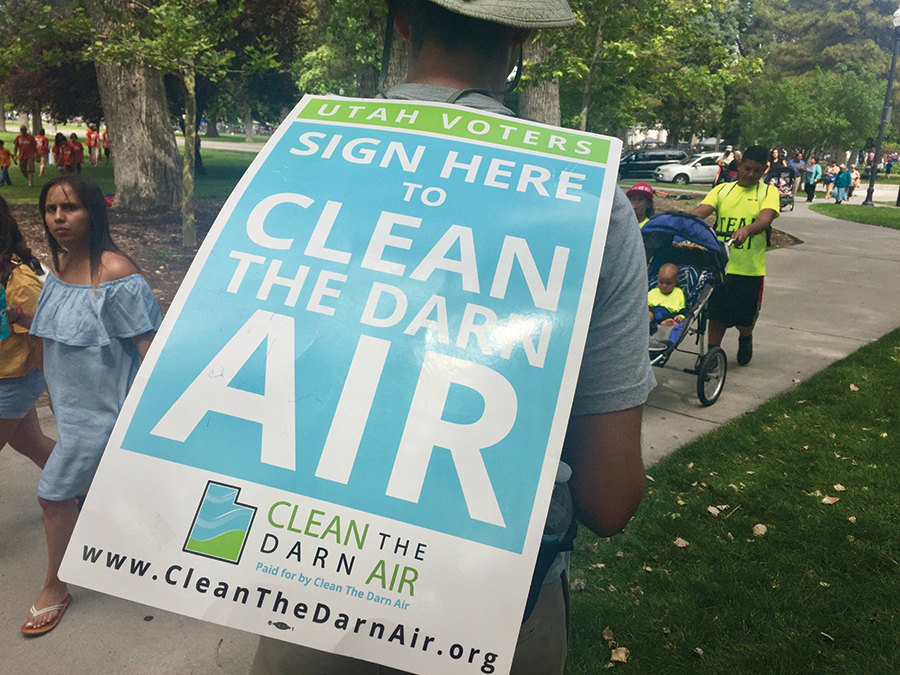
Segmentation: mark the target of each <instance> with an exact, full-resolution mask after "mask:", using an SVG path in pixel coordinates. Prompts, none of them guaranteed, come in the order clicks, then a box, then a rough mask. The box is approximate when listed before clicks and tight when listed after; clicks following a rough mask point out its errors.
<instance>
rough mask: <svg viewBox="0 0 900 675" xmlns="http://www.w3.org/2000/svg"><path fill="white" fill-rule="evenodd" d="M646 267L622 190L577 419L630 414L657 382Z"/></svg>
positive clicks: (406, 88)
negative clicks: (650, 347)
mask: <svg viewBox="0 0 900 675" xmlns="http://www.w3.org/2000/svg"><path fill="white" fill-rule="evenodd" d="M455 93H456V90H454V89H450V88H448V87H439V86H437V85H432V84H398V85H396V86H394V87H392V88H391V89H390V90H389V91H388V92H387V96H388V98H391V99H401V100H411V101H447V100H448V99H449V98H450V97H451V96H453V95H454V94H455ZM455 103H457V104H459V105H464V106H467V107H470V108H477V109H479V110H485V111H487V112H492V113H498V114H501V115H512V114H513V112H512V111H511V110H510V109H509V108H507V107H505V106H504V105H503V104H502V103H500V102H499V101H497V99H495V98H493V97H491V96H488V95H486V94H482V93H479V92H476V91H467V92H466V93H464V94H462V95H461V96H459V98H457V99H456V101H455ZM648 336H649V331H648V330H647V263H646V256H645V254H644V243H643V241H642V239H641V233H640V228H639V227H638V223H637V218H636V217H635V215H634V209H632V208H631V203H630V202H629V201H628V198H627V197H625V194H624V193H623V192H622V191H621V190H619V189H617V190H616V192H615V196H614V200H613V208H612V214H611V215H610V221H609V232H608V234H607V236H606V246H605V248H604V253H603V264H602V266H601V268H600V281H599V283H598V284H597V295H596V296H595V298H594V311H593V313H592V315H591V324H590V329H589V330H588V337H587V342H586V344H585V348H584V357H583V359H582V362H581V372H580V373H579V376H578V387H577V389H576V390H575V402H574V404H573V405H572V414H573V415H596V414H599V413H608V412H616V411H619V410H627V409H629V408H634V407H635V406H639V405H642V404H643V403H644V402H645V401H646V400H647V395H648V394H649V393H650V390H651V389H653V387H654V386H655V385H656V379H655V377H654V376H653V371H652V369H651V367H650V357H649V351H648V345H647V340H648Z"/></svg>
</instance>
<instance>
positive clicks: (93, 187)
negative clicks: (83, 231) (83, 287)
mask: <svg viewBox="0 0 900 675" xmlns="http://www.w3.org/2000/svg"><path fill="white" fill-rule="evenodd" d="M57 185H62V186H68V187H69V188H70V189H72V190H74V191H75V194H77V195H78V198H79V199H80V200H81V203H82V204H84V207H85V208H86V209H87V212H88V215H89V216H90V228H89V232H88V234H89V237H90V246H89V252H90V262H91V285H93V286H96V285H97V284H99V283H100V259H101V258H102V257H103V252H104V251H112V252H114V253H118V254H119V255H123V256H125V257H126V258H128V260H131V258H129V257H128V256H127V255H125V254H124V253H122V251H121V250H120V249H119V247H118V246H116V243H115V242H114V241H113V238H112V235H111V234H110V232H109V221H108V220H107V219H106V200H105V199H104V198H103V192H102V191H101V190H100V186H99V185H97V184H96V183H95V182H94V181H92V180H91V179H90V178H85V177H84V176H82V175H81V174H77V173H72V174H63V175H62V176H57V177H56V178H53V179H52V180H50V181H48V182H47V183H46V184H45V185H44V188H43V189H42V190H41V197H40V199H39V200H38V206H39V207H40V211H41V219H42V220H43V223H44V233H45V234H46V235H47V244H48V245H49V246H50V252H51V253H52V254H53V265H54V266H55V267H56V269H57V270H58V269H59V252H60V251H64V250H65V249H64V248H63V247H62V246H60V244H59V242H58V241H56V239H54V237H53V235H52V234H50V228H48V227H47V218H46V208H47V194H48V193H49V192H50V190H51V189H53V188H54V187H56V186H57ZM131 262H132V263H134V261H133V260H131ZM135 267H137V265H135Z"/></svg>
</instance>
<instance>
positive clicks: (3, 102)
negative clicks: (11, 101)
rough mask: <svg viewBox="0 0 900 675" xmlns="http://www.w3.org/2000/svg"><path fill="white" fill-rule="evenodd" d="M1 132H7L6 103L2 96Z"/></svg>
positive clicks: (0, 97) (0, 100) (0, 99)
mask: <svg viewBox="0 0 900 675" xmlns="http://www.w3.org/2000/svg"><path fill="white" fill-rule="evenodd" d="M0 131H6V101H4V100H3V95H2V94H0Z"/></svg>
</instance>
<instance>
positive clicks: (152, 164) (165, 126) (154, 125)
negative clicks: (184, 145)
mask: <svg viewBox="0 0 900 675" xmlns="http://www.w3.org/2000/svg"><path fill="white" fill-rule="evenodd" d="M95 66H96V68H97V82H98V84H99V86H100V103H101V105H102V106H103V113H104V117H105V118H106V125H107V129H108V131H109V144H110V148H111V149H112V157H113V174H114V176H115V181H116V206H118V207H121V208H122V209H123V210H127V211H138V210H141V211H173V210H175V209H177V208H178V205H179V203H180V201H181V176H180V175H179V174H180V173H181V172H180V171H179V168H178V164H179V162H178V148H177V146H176V145H175V134H174V133H173V131H172V126H171V123H170V120H169V109H168V105H167V102H166V90H165V88H164V86H163V78H162V74H161V73H160V72H159V71H158V70H153V69H151V68H140V67H130V68H124V67H121V66H116V65H113V64H109V63H96V64H95Z"/></svg>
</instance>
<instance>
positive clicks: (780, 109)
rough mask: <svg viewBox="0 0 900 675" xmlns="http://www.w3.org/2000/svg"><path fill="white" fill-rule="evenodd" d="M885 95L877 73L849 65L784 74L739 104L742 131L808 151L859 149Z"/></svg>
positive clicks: (760, 140) (751, 136)
mask: <svg viewBox="0 0 900 675" xmlns="http://www.w3.org/2000/svg"><path fill="white" fill-rule="evenodd" d="M883 99H884V88H883V85H882V84H881V83H880V81H879V79H878V78H877V77H875V76H873V75H860V74H859V73H856V72H853V71H851V70H840V69H839V70H837V71H835V72H825V71H823V70H815V71H813V72H812V73H808V74H807V75H805V76H803V77H795V78H787V77H784V78H781V79H780V80H779V81H777V82H775V83H773V84H771V85H769V86H767V87H766V88H765V89H764V90H762V89H760V90H757V91H756V92H754V94H753V96H752V98H751V100H750V101H749V102H748V103H747V104H745V105H744V106H742V107H741V109H740V112H741V114H742V116H743V119H744V136H745V137H746V139H747V140H748V141H755V142H758V143H762V144H763V145H769V146H772V147H775V146H777V147H786V148H790V149H798V150H802V151H804V152H806V153H808V154H820V153H822V152H823V151H828V150H834V151H837V152H840V151H845V150H849V149H853V148H860V147H862V146H863V145H864V143H865V139H866V137H868V136H871V135H872V130H873V129H876V128H877V127H878V122H879V114H880V111H881V106H882V103H883Z"/></svg>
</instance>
